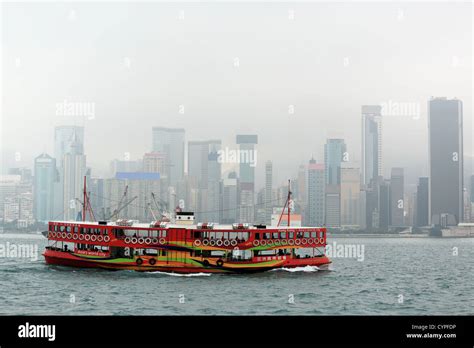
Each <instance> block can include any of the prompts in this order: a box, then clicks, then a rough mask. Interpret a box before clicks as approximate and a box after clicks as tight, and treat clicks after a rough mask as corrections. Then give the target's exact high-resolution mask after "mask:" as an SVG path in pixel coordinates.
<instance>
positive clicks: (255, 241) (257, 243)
mask: <svg viewBox="0 0 474 348" xmlns="http://www.w3.org/2000/svg"><path fill="white" fill-rule="evenodd" d="M252 244H253V246H259V245H260V243H259V241H258V240H256V239H255V240H254V241H253V242H252Z"/></svg>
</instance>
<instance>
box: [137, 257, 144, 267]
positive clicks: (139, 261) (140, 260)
mask: <svg viewBox="0 0 474 348" xmlns="http://www.w3.org/2000/svg"><path fill="white" fill-rule="evenodd" d="M136 263H137V265H139V266H140V265H141V264H142V263H143V260H142V259H141V258H138V259H137V261H136Z"/></svg>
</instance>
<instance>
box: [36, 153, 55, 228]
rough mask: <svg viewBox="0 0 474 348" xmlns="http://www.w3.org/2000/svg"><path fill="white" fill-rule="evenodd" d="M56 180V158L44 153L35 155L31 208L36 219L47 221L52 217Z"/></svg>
mask: <svg viewBox="0 0 474 348" xmlns="http://www.w3.org/2000/svg"><path fill="white" fill-rule="evenodd" d="M58 181H59V173H58V171H57V168H56V160H55V159H54V158H52V157H51V156H49V155H48V154H46V153H43V154H41V155H39V156H38V157H36V158H35V176H34V185H33V189H34V195H33V197H34V205H33V210H34V216H35V219H36V220H37V221H43V222H47V221H49V220H52V219H53V218H54V189H55V183H56V182H58Z"/></svg>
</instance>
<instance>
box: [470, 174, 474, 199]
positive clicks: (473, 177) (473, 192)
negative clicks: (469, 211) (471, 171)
mask: <svg viewBox="0 0 474 348" xmlns="http://www.w3.org/2000/svg"><path fill="white" fill-rule="evenodd" d="M471 203H474V175H471Z"/></svg>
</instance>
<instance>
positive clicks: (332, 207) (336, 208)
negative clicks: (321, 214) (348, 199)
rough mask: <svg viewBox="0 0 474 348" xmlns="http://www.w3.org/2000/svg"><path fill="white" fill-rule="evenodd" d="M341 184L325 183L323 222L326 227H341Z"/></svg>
mask: <svg viewBox="0 0 474 348" xmlns="http://www.w3.org/2000/svg"><path fill="white" fill-rule="evenodd" d="M340 190H341V186H340V185H326V198H325V204H326V207H325V209H324V211H325V215H326V218H325V222H326V226H327V227H331V228H340V227H341V192H340Z"/></svg>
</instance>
